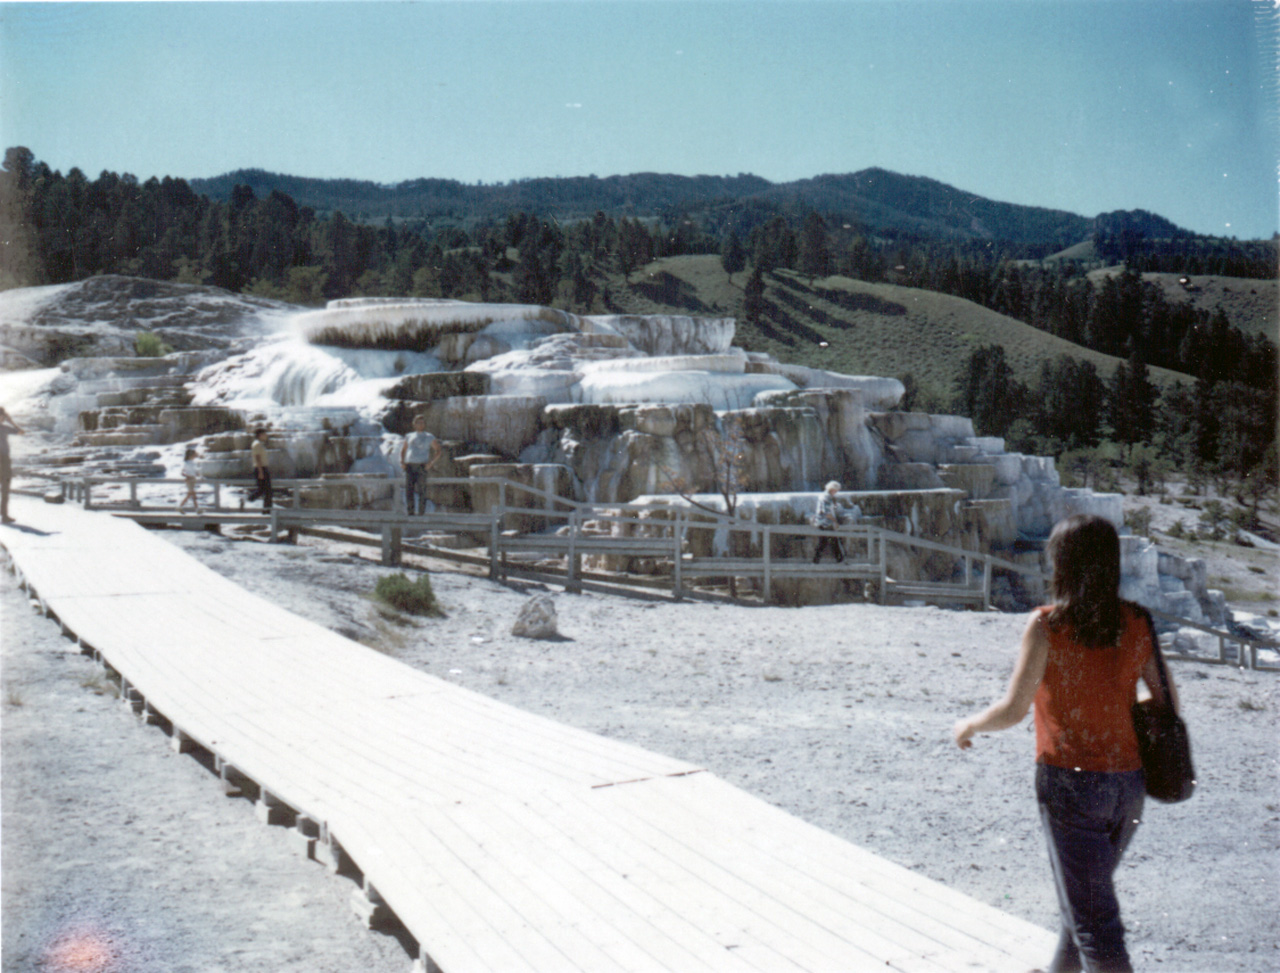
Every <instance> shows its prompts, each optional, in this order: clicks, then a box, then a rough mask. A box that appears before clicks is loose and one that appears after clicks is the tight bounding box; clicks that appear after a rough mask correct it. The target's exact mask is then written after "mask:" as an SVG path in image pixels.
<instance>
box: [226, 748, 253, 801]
mask: <svg viewBox="0 0 1280 973" xmlns="http://www.w3.org/2000/svg"><path fill="white" fill-rule="evenodd" d="M217 768H218V776H219V777H220V778H221V779H222V793H223V794H225V795H226V796H227V797H244V796H246V794H247V793H248V792H250V791H253V790H257V786H256V785H255V784H254V783H253V781H252V780H251V779H250V778H249V777H248V776H247V775H245V774H242V773H241V772H240V771H239V770H238V769H237V768H236V767H235V765H234V764H229V763H227V762H226V761H225V760H223V759H222V758H221V757H219V758H218V760H217Z"/></svg>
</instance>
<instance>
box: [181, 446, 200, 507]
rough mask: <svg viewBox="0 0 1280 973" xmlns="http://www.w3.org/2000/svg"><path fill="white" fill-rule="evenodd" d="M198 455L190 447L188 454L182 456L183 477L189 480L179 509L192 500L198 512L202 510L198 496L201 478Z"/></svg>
mask: <svg viewBox="0 0 1280 973" xmlns="http://www.w3.org/2000/svg"><path fill="white" fill-rule="evenodd" d="M198 455H199V454H198V453H197V452H196V451H195V450H194V449H191V448H188V449H187V452H186V455H184V456H183V457H182V478H183V479H184V480H186V481H187V495H186V496H185V497H183V498H182V501H181V502H180V503H179V504H178V509H179V510H181V509H182V508H183V507H185V506H186V505H187V501H188V500H190V501H191V506H193V507H194V508H195V511H196V513H199V512H200V499H199V498H198V497H197V496H196V481H197V480H198V479H199V478H200V467H199V466H198V465H197V464H196V458H197V456H198Z"/></svg>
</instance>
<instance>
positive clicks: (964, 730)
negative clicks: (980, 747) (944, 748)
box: [952, 719, 973, 750]
mask: <svg viewBox="0 0 1280 973" xmlns="http://www.w3.org/2000/svg"><path fill="white" fill-rule="evenodd" d="M952 733H953V734H954V735H955V738H956V746H957V747H959V748H960V749H961V750H968V749H969V748H970V747H971V746H973V728H972V727H971V726H970V725H969V720H968V719H963V720H956V725H955V728H954V729H953V730H952Z"/></svg>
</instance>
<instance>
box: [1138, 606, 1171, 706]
mask: <svg viewBox="0 0 1280 973" xmlns="http://www.w3.org/2000/svg"><path fill="white" fill-rule="evenodd" d="M1138 610H1139V611H1140V612H1142V617H1143V618H1145V619H1146V621H1147V631H1148V632H1149V633H1150V634H1151V655H1152V657H1153V658H1154V659H1155V663H1156V672H1157V673H1159V676H1160V692H1161V693H1163V695H1164V703H1165V705H1166V706H1168V707H1169V708H1170V709H1172V708H1173V696H1172V694H1171V693H1170V692H1169V673H1168V672H1166V671H1165V667H1164V653H1162V652H1161V651H1160V635H1159V634H1158V633H1157V632H1156V623H1155V619H1153V618H1152V617H1151V612H1149V611H1148V610H1147V609H1146V608H1144V607H1143V606H1141V605H1139V606H1138Z"/></svg>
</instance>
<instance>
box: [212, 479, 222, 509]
mask: <svg viewBox="0 0 1280 973" xmlns="http://www.w3.org/2000/svg"><path fill="white" fill-rule="evenodd" d="M213 509H214V510H221V509H222V484H221V483H219V482H218V481H217V480H214V481H213Z"/></svg>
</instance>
